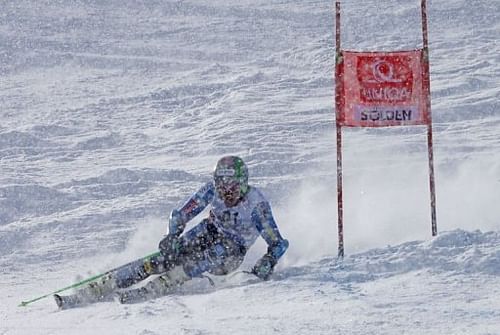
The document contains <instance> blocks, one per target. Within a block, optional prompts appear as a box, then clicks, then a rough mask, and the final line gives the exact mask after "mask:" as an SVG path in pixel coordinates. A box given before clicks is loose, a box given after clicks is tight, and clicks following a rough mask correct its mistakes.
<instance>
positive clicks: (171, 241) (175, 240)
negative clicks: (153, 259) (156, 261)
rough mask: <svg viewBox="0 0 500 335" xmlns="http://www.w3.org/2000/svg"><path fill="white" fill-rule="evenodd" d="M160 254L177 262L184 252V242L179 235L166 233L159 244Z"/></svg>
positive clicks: (168, 259) (167, 259)
mask: <svg viewBox="0 0 500 335" xmlns="http://www.w3.org/2000/svg"><path fill="white" fill-rule="evenodd" d="M158 248H159V249H160V254H161V255H162V256H163V257H165V260H166V261H169V262H172V263H176V262H177V260H178V259H179V256H180V255H181V253H182V243H181V241H180V239H179V237H178V236H177V235H172V234H168V235H166V236H165V237H164V238H163V239H162V240H161V241H160V244H159V245H158Z"/></svg>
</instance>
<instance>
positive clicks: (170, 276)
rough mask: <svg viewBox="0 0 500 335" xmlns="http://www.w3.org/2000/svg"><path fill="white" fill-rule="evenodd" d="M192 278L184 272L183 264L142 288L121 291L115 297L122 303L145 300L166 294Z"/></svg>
mask: <svg viewBox="0 0 500 335" xmlns="http://www.w3.org/2000/svg"><path fill="white" fill-rule="evenodd" d="M190 279H191V277H190V276H188V275H187V274H186V273H185V272H184V269H183V268H182V266H178V267H175V268H173V269H172V270H170V271H169V272H167V273H166V274H164V275H162V276H159V277H157V278H155V279H153V280H151V281H150V282H149V283H147V284H146V285H144V286H143V287H141V288H137V289H132V290H125V291H119V292H117V293H116V295H115V297H116V298H117V300H118V301H119V302H120V303H121V304H133V303H139V302H144V301H146V300H150V299H155V298H159V297H162V296H165V295H167V294H169V293H170V292H172V291H173V290H174V289H175V288H176V287H179V286H181V285H182V284H184V283H185V282H186V281H188V280H190Z"/></svg>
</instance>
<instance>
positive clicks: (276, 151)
mask: <svg viewBox="0 0 500 335" xmlns="http://www.w3.org/2000/svg"><path fill="white" fill-rule="evenodd" d="M428 10H429V12H428V18H429V39H430V61H431V90H432V112H433V121H434V124H433V125H434V146H435V148H434V154H435V170H436V189H437V215H438V230H439V235H438V236H437V237H434V238H433V237H431V233H430V232H431V227H430V209H429V187H428V170H427V137H426V132H425V128H423V127H413V128H408V127H395V128H391V129H344V130H343V136H344V137H343V140H344V143H343V145H344V151H343V153H344V201H345V204H344V205H345V207H344V212H345V217H344V218H345V247H346V257H345V258H344V260H343V261H340V260H338V259H337V258H336V253H337V230H336V225H337V220H336V215H337V210H336V146H335V121H334V120H335V119H334V109H333V106H334V96H333V92H334V81H333V68H334V52H335V37H334V24H335V21H334V3H333V2H332V1H319V0H317V1H313V0H311V1H307V0H306V1H304V0H300V1H299V0H280V1H275V0H270V1H269V0H267V1H261V0H252V1H250V0H242V1H235V2H228V1H222V0H210V1H209V0H196V1H194V0H193V1H190V0H183V1H177V0H176V1H168V0H167V1H145V2H143V1H133V0H125V1H123V0H120V1H118V0H109V1H98V0H85V1H83V0H68V1H66V0H61V1H34V0H32V1H23V0H19V1H3V2H1V3H0V120H1V122H0V167H1V174H0V278H1V279H0V297H1V304H0V335H7V334H9V335H11V334H30V335H32V334H65V335H66V334H77V335H83V334H117V335H118V334H141V335H153V334H398V335H399V334H481V335H486V334H490V335H491V334H500V207H499V204H500V140H499V136H498V134H499V133H500V106H499V101H500V79H499V78H500V43H499V36H500V4H499V2H498V1H497V0H475V1H466V0H449V1H444V0H434V1H433V0H430V1H428ZM419 15H420V1H418V0H411V1H410V0H383V1H375V0H366V1H345V2H343V3H342V18H343V19H342V38H343V41H342V46H343V48H346V49H354V50H401V49H405V50H407V49H412V48H415V47H420V46H421V26H420V16H419ZM225 154H238V155H241V156H242V157H243V158H244V159H245V160H246V161H247V162H248V165H249V167H250V172H251V183H252V184H254V185H256V186H258V187H260V188H261V189H262V191H263V192H264V193H265V194H266V195H267V196H268V198H269V199H270V201H271V203H272V205H273V210H274V214H275V216H276V219H277V221H278V224H279V226H280V228H281V231H282V233H283V235H284V236H285V237H286V238H288V239H289V240H290V249H289V250H288V252H287V253H286V254H285V256H284V257H283V259H282V260H281V261H280V263H279V266H278V268H277V269H276V272H275V274H274V276H273V277H272V279H271V280H270V281H268V282H261V281H259V280H258V279H256V278H254V277H252V276H249V275H247V274H244V273H241V272H237V273H235V274H233V275H231V276H227V277H213V276H212V277H211V278H212V279H213V280H214V281H215V286H214V287H213V286H211V285H210V284H209V281H208V280H206V279H196V280H193V281H192V282H190V283H187V284H186V285H185V286H183V287H182V288H180V289H179V290H178V291H176V292H175V293H174V294H173V295H171V296H167V297H162V298H158V299H155V300H151V301H148V302H145V303H140V304H134V305H120V304H118V303H116V302H106V303H100V304H95V305H92V306H87V307H83V308H77V309H71V310H65V311H60V310H58V309H57V307H56V305H55V303H54V302H53V301H52V299H51V298H50V297H48V298H46V299H42V300H39V301H37V302H34V303H33V304H31V305H29V306H26V307H18V305H19V303H20V302H21V301H23V300H29V299H32V298H35V297H38V296H41V295H44V294H47V293H50V292H53V291H55V290H57V289H60V288H62V287H65V286H68V285H70V284H72V283H74V282H77V281H79V280H81V279H83V278H86V277H89V276H92V275H95V274H97V273H101V272H103V271H106V270H109V269H111V268H114V267H116V266H118V265H120V264H124V263H126V262H128V261H131V260H133V259H135V258H139V257H142V256H145V255H147V254H149V253H151V252H154V251H155V250H156V247H157V243H158V241H159V240H160V238H161V236H162V235H163V234H164V233H165V232H166V230H167V220H168V213H169V211H170V210H171V209H172V208H174V207H175V206H178V205H179V204H180V203H181V202H182V201H183V200H184V199H185V198H186V197H187V196H189V195H190V194H191V193H192V192H193V191H195V190H196V189H197V188H198V187H199V186H200V185H201V184H202V183H203V182H204V181H206V180H208V179H209V178H210V173H211V170H212V168H213V166H214V165H215V163H216V161H217V159H218V158H219V157H221V156H222V155H225ZM194 224H195V222H193V223H191V225H190V227H191V226H192V225H194ZM264 252H265V244H264V243H263V242H262V241H259V242H258V243H257V244H256V245H255V247H254V248H253V249H251V250H250V252H249V255H248V257H247V259H246V260H245V262H244V264H243V265H242V267H241V270H247V269H249V268H250V267H251V266H252V265H253V264H254V262H255V260H256V259H257V258H259V257H260V256H261V255H262V254H263V253H264Z"/></svg>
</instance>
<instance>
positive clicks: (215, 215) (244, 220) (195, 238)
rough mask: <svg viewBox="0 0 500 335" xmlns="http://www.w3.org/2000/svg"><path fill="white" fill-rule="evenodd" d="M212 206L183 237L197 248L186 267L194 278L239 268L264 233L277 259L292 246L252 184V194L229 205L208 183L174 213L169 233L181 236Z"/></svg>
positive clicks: (188, 246)
mask: <svg viewBox="0 0 500 335" xmlns="http://www.w3.org/2000/svg"><path fill="white" fill-rule="evenodd" d="M209 205H210V206H211V208H210V214H209V217H208V218H206V219H203V220H202V221H201V222H200V223H199V224H197V225H196V226H195V227H194V228H192V229H191V230H189V231H188V232H186V233H185V234H184V235H182V237H181V243H182V244H183V247H184V248H188V249H193V248H194V249H197V250H198V252H197V253H196V256H193V257H192V258H191V259H188V260H187V264H184V270H185V272H186V274H187V275H189V276H191V277H198V276H200V275H201V274H202V273H204V272H210V273H212V274H216V275H222V274H227V273H229V272H231V271H234V270H236V269H237V268H238V267H239V265H240V264H241V262H242V261H243V258H244V256H245V254H246V252H247V250H248V249H249V248H250V247H251V246H252V245H253V244H254V243H255V241H256V240H257V238H258V237H259V236H261V237H262V238H263V239H264V240H265V241H266V243H267V245H268V250H267V255H270V256H272V257H273V258H274V259H275V260H276V261H277V260H278V259H279V258H280V257H281V256H282V255H283V254H284V253H285V251H286V250H287V248H288V241H287V240H285V239H283V237H282V236H281V234H280V232H279V230H278V227H277V225H276V222H275V220H274V217H273V214H272V211H271V206H270V205H269V202H268V201H267V200H266V198H265V197H264V196H263V195H262V193H261V192H260V191H259V190H258V189H257V188H255V187H249V191H248V193H247V194H246V195H245V196H244V197H243V199H241V201H240V202H239V203H238V204H237V205H236V206H233V207H227V206H226V205H225V204H224V201H223V199H221V198H220V197H219V195H218V194H217V192H216V191H215V186H214V183H213V182H208V183H206V184H205V185H203V187H201V188H200V189H199V190H198V191H197V192H196V193H194V194H193V195H192V196H191V197H190V198H189V199H188V200H187V201H186V202H185V203H184V204H183V205H182V206H181V207H180V208H179V209H174V210H173V211H172V212H171V215H170V222H169V234H175V235H180V234H182V232H183V231H184V229H185V227H186V224H187V223H188V222H189V221H190V220H192V219H193V218H194V217H195V216H197V215H198V214H200V213H201V212H202V211H203V210H204V209H205V208H207V206H209Z"/></svg>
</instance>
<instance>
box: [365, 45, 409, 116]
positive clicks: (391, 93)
mask: <svg viewBox="0 0 500 335" xmlns="http://www.w3.org/2000/svg"><path fill="white" fill-rule="evenodd" d="M409 60H410V59H409V57H406V56H402V55H385V56H381V55H376V56H359V57H357V77H358V78H357V79H358V82H359V90H360V92H359V93H360V99H361V102H364V103H370V104H377V103H404V102H410V101H411V99H412V87H413V74H412V70H411V68H410V66H409V64H410V61H409ZM393 109H394V110H395V108H393ZM382 116H383V115H382ZM389 116H390V115H389Z"/></svg>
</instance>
